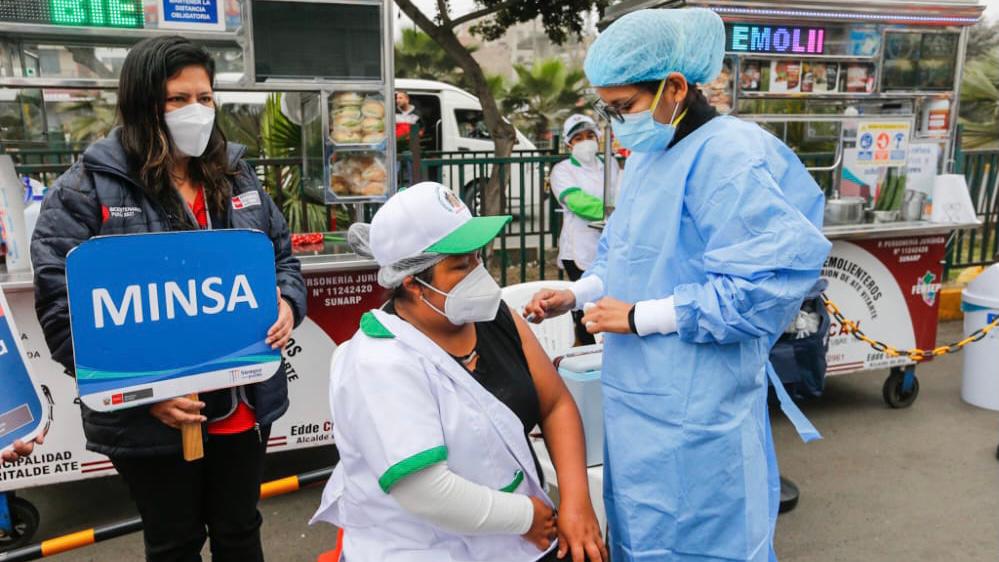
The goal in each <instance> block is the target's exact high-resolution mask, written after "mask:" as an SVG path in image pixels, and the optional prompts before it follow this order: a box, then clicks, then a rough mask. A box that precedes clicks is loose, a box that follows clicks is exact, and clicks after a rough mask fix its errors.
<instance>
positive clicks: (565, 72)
mask: <svg viewBox="0 0 999 562" xmlns="http://www.w3.org/2000/svg"><path fill="white" fill-rule="evenodd" d="M514 70H515V71H516V72H517V83H516V84H514V85H513V86H512V87H510V89H509V91H508V92H507V95H506V97H505V99H504V100H503V104H502V106H503V110H504V111H505V112H507V113H509V114H512V115H513V116H514V117H515V118H516V119H517V120H518V121H523V122H526V123H529V124H530V125H531V126H530V128H531V130H532V132H533V134H534V137H535V138H536V139H541V138H544V137H545V136H546V135H547V133H548V131H549V130H550V129H551V128H553V127H558V124H559V123H560V122H561V121H562V120H563V119H565V118H566V117H567V116H568V115H569V114H570V113H572V111H573V110H574V108H575V107H576V105H577V103H578V102H579V100H580V99H581V98H582V97H583V90H584V88H585V85H586V77H585V75H584V74H583V71H582V69H579V68H569V67H568V66H566V64H565V63H564V62H562V60H561V59H558V58H550V59H544V60H539V61H535V62H534V64H533V65H532V66H531V67H530V68H528V67H525V66H522V65H515V66H514Z"/></svg>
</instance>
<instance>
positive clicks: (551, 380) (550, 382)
mask: <svg viewBox="0 0 999 562" xmlns="http://www.w3.org/2000/svg"><path fill="white" fill-rule="evenodd" d="M511 312H513V314H512V316H513V321H514V324H516V325H517V333H518V334H520V341H521V345H522V347H523V349H524V357H526V358H527V368H528V369H529V370H530V371H531V378H532V379H534V386H535V388H537V390H538V402H539V405H540V407H541V419H545V417H547V415H548V413H549V412H551V410H552V408H554V407H555V404H557V403H558V401H559V400H560V399H562V398H564V397H565V396H568V395H569V389H567V388H566V386H565V383H564V382H562V377H560V376H559V374H558V371H557V370H556V369H555V365H554V364H553V363H552V361H551V359H550V358H549V357H548V354H547V353H545V350H544V348H542V347H541V343H540V342H539V341H538V338H537V337H536V336H535V335H534V332H532V331H531V328H530V326H528V325H527V321H526V320H524V319H523V318H521V317H520V315H519V314H517V313H516V311H511Z"/></svg>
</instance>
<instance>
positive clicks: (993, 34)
mask: <svg viewBox="0 0 999 562" xmlns="http://www.w3.org/2000/svg"><path fill="white" fill-rule="evenodd" d="M996 48H999V21H995V22H992V23H989V22H987V21H985V20H982V21H980V22H978V23H977V24H975V26H974V27H972V28H971V29H970V30H969V32H968V47H967V49H966V50H965V54H964V58H965V60H967V61H971V60H975V59H978V58H981V57H983V56H985V55H988V54H989V53H990V52H992V51H994V50H995V49H996Z"/></svg>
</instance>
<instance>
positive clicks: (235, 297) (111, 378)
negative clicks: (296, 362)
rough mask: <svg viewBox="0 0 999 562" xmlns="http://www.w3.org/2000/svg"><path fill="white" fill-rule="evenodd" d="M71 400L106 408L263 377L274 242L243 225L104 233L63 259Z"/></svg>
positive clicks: (273, 309) (268, 368) (271, 312)
mask: <svg viewBox="0 0 999 562" xmlns="http://www.w3.org/2000/svg"><path fill="white" fill-rule="evenodd" d="M66 281H67V284H68V286H69V310H70V318H71V323H72V329H73V353H74V355H75V360H76V381H77V386H78V387H79V391H80V398H81V400H83V403H84V404H86V405H87V406H88V407H90V408H92V409H95V410H99V411H108V410H115V409H120V408H128V407H133V406H138V405H141V404H148V403H152V402H159V401H162V400H166V399H168V398H174V397H177V396H181V395H184V394H189V393H192V392H203V391H208V390H214V389H219V388H227V387H231V386H238V385H243V384H247V383H253V382H260V381H262V380H266V379H268V378H270V377H271V376H272V375H273V374H274V373H275V372H276V371H277V369H278V367H279V366H280V363H281V355H280V352H279V351H278V350H273V349H271V348H270V346H268V345H267V343H266V341H265V340H266V337H267V331H268V330H269V329H270V327H271V326H272V325H273V324H274V322H275V321H276V320H277V315H278V306H277V280H276V276H275V272H274V247H273V245H272V244H271V241H270V239H268V238H267V236H265V235H264V234H263V233H261V232H257V231H250V230H215V231H195V232H169V233H158V234H139V235H131V236H104V237H97V238H93V239H91V240H89V241H87V242H84V243H83V244H81V245H80V246H78V247H77V248H76V249H74V250H73V251H71V252H70V254H69V257H68V258H67V259H66Z"/></svg>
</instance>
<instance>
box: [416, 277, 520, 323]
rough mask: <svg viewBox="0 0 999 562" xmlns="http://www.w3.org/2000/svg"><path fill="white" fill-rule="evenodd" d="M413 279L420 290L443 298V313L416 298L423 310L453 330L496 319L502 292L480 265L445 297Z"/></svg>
mask: <svg viewBox="0 0 999 562" xmlns="http://www.w3.org/2000/svg"><path fill="white" fill-rule="evenodd" d="M414 279H416V280H417V281H418V282H419V283H420V284H421V285H423V286H424V287H426V288H428V289H430V290H431V291H433V292H435V293H437V294H439V295H443V296H444V297H445V300H444V310H443V311H442V310H440V309H439V308H437V307H436V306H434V305H432V304H430V301H428V300H427V299H426V298H424V297H422V296H421V297H420V298H421V299H423V302H424V303H426V305H427V306H429V307H430V308H432V309H433V310H434V311H435V312H437V313H438V314H440V315H441V316H443V317H445V318H447V319H448V321H449V322H451V323H452V324H454V325H455V326H461V325H463V324H468V323H471V322H489V321H491V320H495V319H496V313H497V312H498V311H499V305H500V299H501V298H502V291H501V290H500V286H499V285H497V284H496V280H495V279H493V276H492V275H489V271H488V270H486V267H485V266H484V265H482V264H481V263H480V264H479V266H478V267H476V268H475V269H473V270H472V272H471V273H469V274H468V275H466V276H465V278H464V279H462V280H461V281H459V282H458V284H457V285H455V286H454V288H452V289H451V292H449V293H445V292H444V291H442V290H440V289H438V288H437V287H434V286H433V285H431V284H429V283H427V282H426V281H423V280H422V279H420V278H419V277H414Z"/></svg>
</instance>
